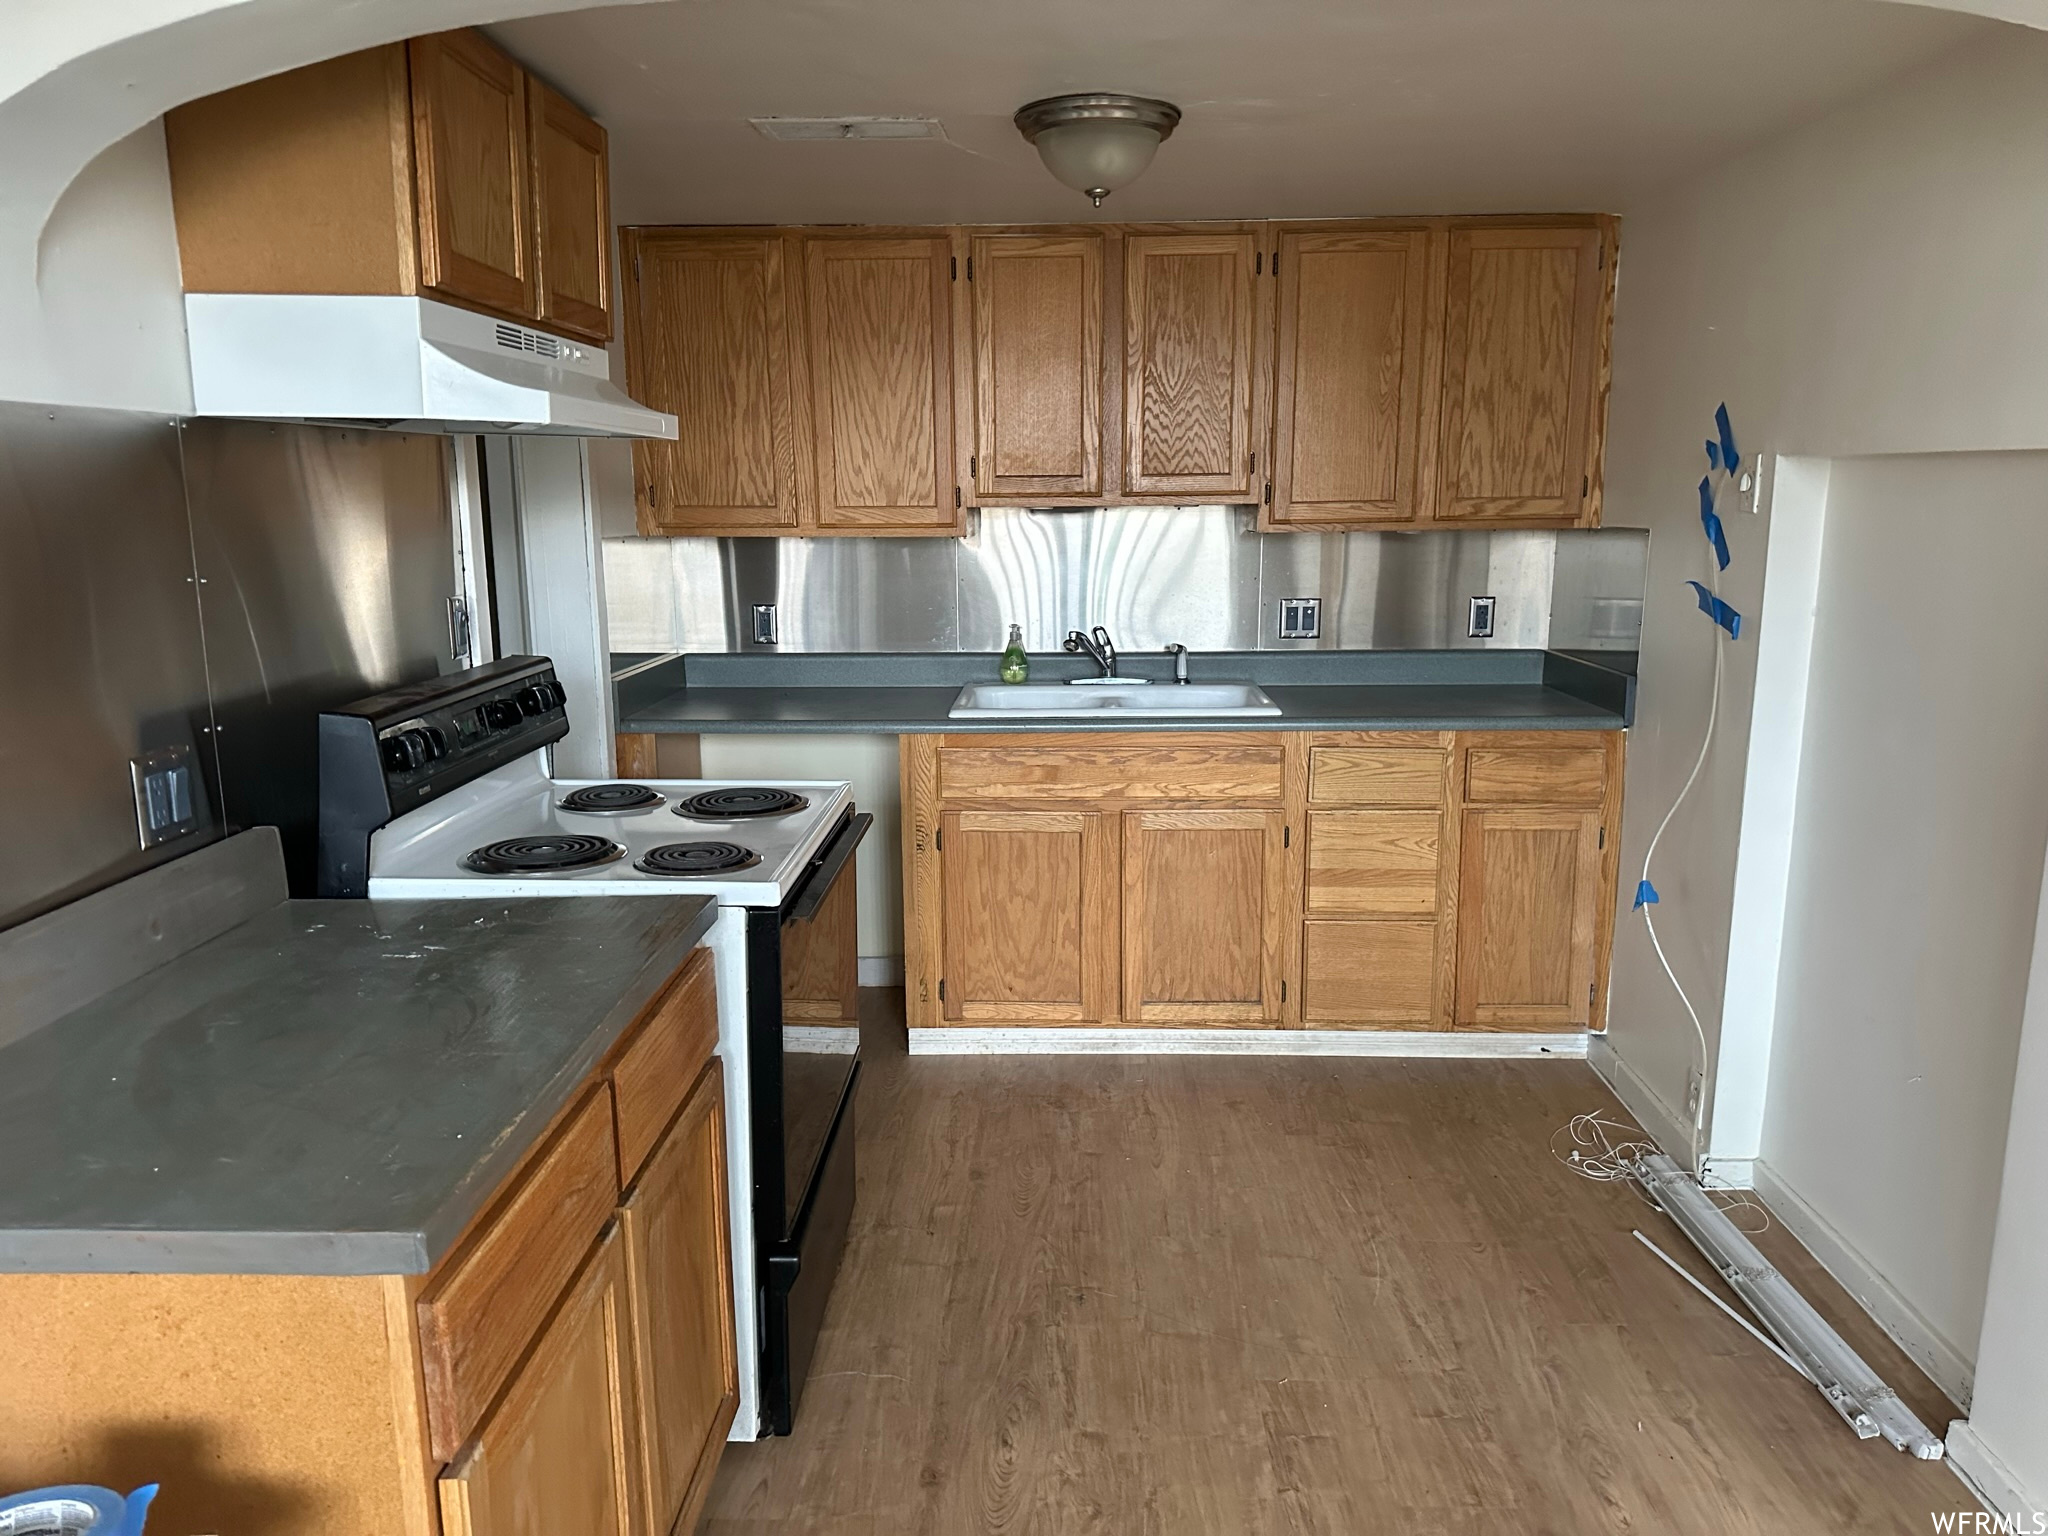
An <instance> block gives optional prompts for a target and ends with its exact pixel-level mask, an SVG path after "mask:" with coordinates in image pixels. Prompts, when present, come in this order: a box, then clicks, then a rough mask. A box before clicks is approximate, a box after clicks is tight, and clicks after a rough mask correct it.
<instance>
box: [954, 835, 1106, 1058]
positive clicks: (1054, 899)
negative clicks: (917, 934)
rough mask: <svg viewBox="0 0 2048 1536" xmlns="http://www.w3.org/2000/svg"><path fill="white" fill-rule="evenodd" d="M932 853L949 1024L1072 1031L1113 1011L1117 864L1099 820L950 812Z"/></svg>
mask: <svg viewBox="0 0 2048 1536" xmlns="http://www.w3.org/2000/svg"><path fill="white" fill-rule="evenodd" d="M934 847H935V849H936V851H937V852H938V853H939V855H940V857H941V858H942V860H943V862H944V869H945V875H944V898H943V899H944V903H945V910H944V914H943V928H942V932H943V934H944V939H943V943H944V958H943V960H942V963H941V972H942V975H941V980H942V981H943V983H944V984H943V986H941V987H940V988H938V991H939V992H940V993H941V995H940V997H939V998H938V1001H939V1004H940V1008H941V1011H942V1012H943V1014H944V1016H945V1017H946V1018H948V1019H952V1020H959V1021H962V1022H970V1021H971V1022H977V1023H1016V1024H1031V1023H1068V1024H1073V1023H1083V1022H1086V1021H1088V1020H1092V1019H1100V1018H1102V1017H1104V1016H1105V1014H1106V1013H1108V1012H1111V1011H1113V1004H1112V1001H1111V993H1112V991H1113V989H1114V987H1115V985H1116V967H1117V954H1118V946H1117V860H1116V844H1115V828H1114V826H1113V824H1111V823H1110V821H1109V818H1108V817H1107V816H1106V815H1105V814H1104V813H1103V812H1102V811H1099V810H1039V811H1015V810H1008V811H1006V810H989V811H951V812H948V813H946V814H945V816H944V818H943V823H942V825H941V828H940V830H939V833H938V836H937V838H936V839H935V843H934Z"/></svg>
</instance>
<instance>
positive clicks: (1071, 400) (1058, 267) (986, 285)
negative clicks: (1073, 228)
mask: <svg viewBox="0 0 2048 1536" xmlns="http://www.w3.org/2000/svg"><path fill="white" fill-rule="evenodd" d="M1102 247H1103V239H1102V236H1100V235H981V236H977V237H976V238H975V240H974V241H973V243H972V244H971V245H970V247H969V258H970V261H969V266H968V275H969V277H970V279H971V280H972V284H973V287H972V294H973V301H974V411H975V424H974V443H975V448H974V488H975V493H976V495H977V496H978V497H980V498H981V499H984V500H992V499H1009V498H1018V499H1024V500H1029V499H1031V498H1035V497H1046V496H1054V497H1061V498H1067V497H1088V496H1100V495H1101V494H1102Z"/></svg>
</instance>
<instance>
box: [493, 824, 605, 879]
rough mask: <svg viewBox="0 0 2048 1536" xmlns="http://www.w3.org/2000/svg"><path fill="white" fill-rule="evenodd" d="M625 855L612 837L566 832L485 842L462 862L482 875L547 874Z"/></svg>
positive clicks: (588, 866) (586, 866) (601, 862)
mask: <svg viewBox="0 0 2048 1536" xmlns="http://www.w3.org/2000/svg"><path fill="white" fill-rule="evenodd" d="M625 856H626V850H625V849H624V848H621V847H620V846H619V845H618V844H617V843H615V842H613V841H612V840H611V839H610V838H608V837H585V836H582V835H581V834H578V833H567V832H563V833H555V834H553V835H549V836H542V837H508V838H505V839H504V840H503V841H501V842H496V843H485V844H484V845H483V847H481V848H479V849H477V850H476V851H475V852H473V853H471V854H470V855H469V856H468V857H467V858H465V859H464V860H463V861H462V863H463V867H464V868H466V869H472V870H475V871H476V872H477V873H478V874H480V875H544V874H550V873H553V872H555V871H557V870H569V869H588V868H590V867H591V866H592V865H594V864H609V863H611V862H612V860H614V859H622V858H624V857H625Z"/></svg>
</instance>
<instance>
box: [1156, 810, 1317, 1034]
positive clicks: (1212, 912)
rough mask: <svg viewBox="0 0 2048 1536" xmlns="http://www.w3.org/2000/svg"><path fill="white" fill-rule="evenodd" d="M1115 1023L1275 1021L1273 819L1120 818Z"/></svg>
mask: <svg viewBox="0 0 2048 1536" xmlns="http://www.w3.org/2000/svg"><path fill="white" fill-rule="evenodd" d="M1123 824H1124V837H1123V842H1124V848H1123V918H1124V922H1123V928H1124V955H1123V1017H1124V1018H1125V1020H1126V1021H1128V1022H1130V1023H1133V1024H1149V1023H1154V1022H1157V1023H1175V1024H1264V1023H1277V1022H1278V1021H1279V1019H1280V1015H1281V1010H1282V1007H1283V1000H1282V995H1281V994H1282V991H1283V989H1284V987H1285V985H1286V983H1285V980H1284V979H1283V976H1282V973H1281V968H1282V965H1283V964H1284V958H1283V957H1284V952H1285V948H1286V943H1287V932H1288V929H1289V928H1290V927H1292V926H1293V924H1292V923H1290V921H1289V916H1290V914H1289V913H1288V911H1287V910H1286V901H1287V872H1286V863H1285V855H1284V851H1283V850H1284V845H1285V839H1286V822H1285V817H1284V816H1283V814H1282V813H1281V812H1280V811H1277V810H1274V811H1233V810H1207V809H1195V810H1170V811H1152V810H1146V811H1126V812H1125V813H1124V817H1123Z"/></svg>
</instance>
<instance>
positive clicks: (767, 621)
mask: <svg viewBox="0 0 2048 1536" xmlns="http://www.w3.org/2000/svg"><path fill="white" fill-rule="evenodd" d="M776 643H777V642H776V638H775V605H774V604H773V603H756V604H754V644H756V645H774V644H776Z"/></svg>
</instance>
